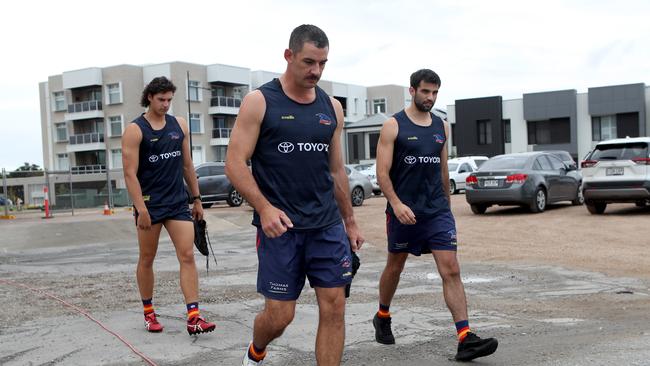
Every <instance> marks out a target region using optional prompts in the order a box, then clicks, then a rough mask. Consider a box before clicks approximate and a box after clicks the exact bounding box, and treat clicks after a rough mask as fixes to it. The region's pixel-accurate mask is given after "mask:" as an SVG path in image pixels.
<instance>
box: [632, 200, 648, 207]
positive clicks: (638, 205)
mask: <svg viewBox="0 0 650 366" xmlns="http://www.w3.org/2000/svg"><path fill="white" fill-rule="evenodd" d="M634 204H635V205H636V207H645V201H637V202H635V203H634Z"/></svg>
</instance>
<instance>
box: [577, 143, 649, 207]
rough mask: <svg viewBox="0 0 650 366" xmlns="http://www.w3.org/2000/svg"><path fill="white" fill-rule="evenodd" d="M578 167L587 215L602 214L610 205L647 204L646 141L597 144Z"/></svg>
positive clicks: (647, 155) (647, 161)
mask: <svg viewBox="0 0 650 366" xmlns="http://www.w3.org/2000/svg"><path fill="white" fill-rule="evenodd" d="M581 165H582V174H583V176H584V180H583V187H582V190H583V194H584V196H585V204H586V206H587V210H589V212H590V213H592V214H602V213H603V212H605V208H606V207H607V204H608V203H613V202H634V203H636V205H637V206H640V207H643V206H645V205H648V204H650V137H636V138H623V139H614V140H608V141H602V142H599V143H598V144H597V145H596V147H595V148H594V150H593V151H592V152H591V153H590V154H589V155H588V156H587V158H586V159H585V160H584V161H583V162H582V164H581Z"/></svg>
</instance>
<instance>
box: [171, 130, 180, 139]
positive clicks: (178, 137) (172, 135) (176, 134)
mask: <svg viewBox="0 0 650 366" xmlns="http://www.w3.org/2000/svg"><path fill="white" fill-rule="evenodd" d="M169 137H171V139H172V140H178V139H180V138H181V135H180V134H179V133H178V132H175V131H172V132H170V133H169Z"/></svg>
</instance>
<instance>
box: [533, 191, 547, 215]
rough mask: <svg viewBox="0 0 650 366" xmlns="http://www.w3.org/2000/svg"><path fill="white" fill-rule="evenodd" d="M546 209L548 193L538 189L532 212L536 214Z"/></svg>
mask: <svg viewBox="0 0 650 366" xmlns="http://www.w3.org/2000/svg"><path fill="white" fill-rule="evenodd" d="M545 209H546V191H545V190H544V188H542V187H537V189H536V190H535V195H534V196H533V202H531V204H530V211H531V212H534V213H539V212H543V211H544V210H545Z"/></svg>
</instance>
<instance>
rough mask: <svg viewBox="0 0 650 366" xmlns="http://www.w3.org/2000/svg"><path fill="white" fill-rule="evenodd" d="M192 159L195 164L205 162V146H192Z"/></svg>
mask: <svg viewBox="0 0 650 366" xmlns="http://www.w3.org/2000/svg"><path fill="white" fill-rule="evenodd" d="M192 161H193V162H194V164H201V163H203V146H192Z"/></svg>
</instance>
